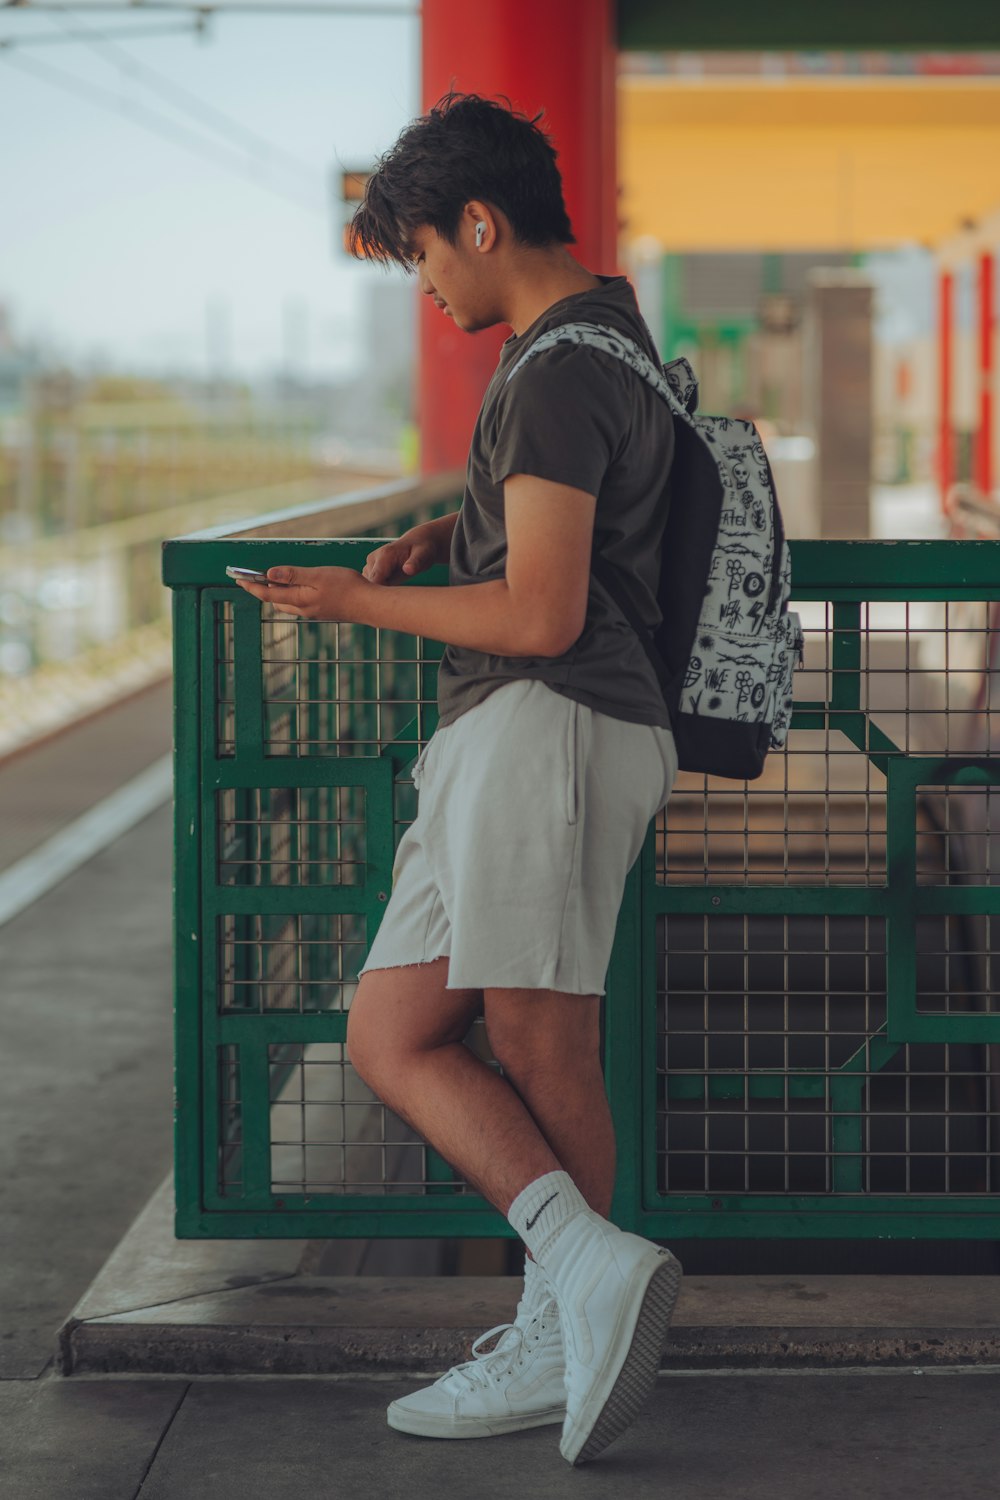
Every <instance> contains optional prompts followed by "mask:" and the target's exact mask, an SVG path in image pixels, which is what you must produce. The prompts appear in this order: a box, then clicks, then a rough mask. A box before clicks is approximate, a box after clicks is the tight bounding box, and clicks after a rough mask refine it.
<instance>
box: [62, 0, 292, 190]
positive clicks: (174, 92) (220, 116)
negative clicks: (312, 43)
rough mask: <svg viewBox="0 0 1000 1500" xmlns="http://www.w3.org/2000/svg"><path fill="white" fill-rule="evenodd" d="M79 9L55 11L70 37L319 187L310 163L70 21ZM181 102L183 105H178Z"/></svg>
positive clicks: (183, 110) (174, 103) (219, 131)
mask: <svg viewBox="0 0 1000 1500" xmlns="http://www.w3.org/2000/svg"><path fill="white" fill-rule="evenodd" d="M74 9H75V7H73V6H68V5H65V4H62V5H59V6H58V7H56V8H55V10H54V12H53V20H54V21H55V22H56V24H57V25H59V26H60V27H61V28H62V29H63V31H65V32H66V34H67V35H68V36H71V37H74V38H75V39H77V40H78V41H81V42H82V43H83V44H84V45H85V46H87V47H89V48H90V49H91V51H93V52H96V53H97V55H98V56H99V57H103V58H106V59H107V60H108V61H109V62H110V63H112V64H113V65H114V66H115V67H117V68H118V69H119V70H120V71H121V72H122V73H124V74H126V75H127V76H128V77H129V78H130V79H133V80H135V81H137V82H138V83H140V84H142V85H143V86H144V87H146V88H148V89H149V90H150V91H151V92H152V93H154V94H158V95H160V97H161V98H163V99H165V100H166V101H167V103H168V104H170V105H171V107H172V108H174V109H176V110H178V111H179V112H180V113H183V114H188V115H191V116H193V117H194V118H195V119H196V120H198V121H199V122H202V123H204V124H205V125H207V127H208V129H209V130H214V131H215V133H216V134H217V135H220V136H222V137H223V138H224V139H225V138H227V137H228V139H229V140H230V141H234V140H236V142H237V143H238V144H239V146H240V147H241V148H242V149H243V150H245V151H249V152H262V153H264V155H265V157H267V158H270V159H272V160H274V161H275V162H277V161H279V160H280V161H282V162H283V163H284V167H285V170H286V171H289V172H290V173H291V175H293V176H298V177H299V178H300V185H301V186H306V184H308V186H309V187H315V185H316V180H317V173H316V171H315V170H314V169H313V168H312V167H310V166H308V165H307V164H306V163H304V162H302V161H300V160H299V159H298V158H297V157H296V156H294V155H293V154H292V153H291V152H290V151H286V150H284V148H282V147H280V146H275V145H274V144H273V143H272V142H271V141H268V140H266V139H265V138H264V137H263V136H260V135H258V134H257V133H256V131H254V130H251V129H250V128H249V127H248V126H246V125H243V124H242V123H241V122H240V121H239V120H234V119H233V118H232V116H230V115H227V114H226V113H225V112H224V111H223V110H221V109H217V108H216V107H215V105H213V104H209V103H207V102H206V101H205V100H204V99H200V98H199V97H198V96H197V95H196V94H193V93H191V91H190V90H189V89H186V88H184V87H183V86H182V85H181V84H178V83H174V82H173V81H172V80H171V79H169V78H165V77H164V76H163V74H162V73H158V72H156V70H155V69H153V68H150V67H148V66H145V65H144V64H142V63H140V62H138V61H137V59H136V58H134V57H133V56H132V55H131V54H130V53H128V52H126V51H125V49H124V47H119V46H117V45H116V44H115V43H114V42H113V41H111V40H110V38H109V37H108V36H107V35H106V33H103V32H101V31H95V30H93V29H91V28H89V27H85V26H81V25H80V24H79V23H78V22H76V21H74V20H71V19H70V14H69V13H70V12H71V11H72V10H74ZM177 101H179V102H177Z"/></svg>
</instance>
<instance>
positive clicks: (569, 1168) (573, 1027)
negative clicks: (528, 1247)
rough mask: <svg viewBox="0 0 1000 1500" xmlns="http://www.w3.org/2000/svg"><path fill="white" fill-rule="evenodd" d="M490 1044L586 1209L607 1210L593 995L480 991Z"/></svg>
mask: <svg viewBox="0 0 1000 1500" xmlns="http://www.w3.org/2000/svg"><path fill="white" fill-rule="evenodd" d="M483 993H484V1011H485V1017H486V1030H487V1034H488V1036H489V1039H490V1047H491V1049H492V1051H493V1054H494V1056H495V1057H496V1058H497V1060H498V1061H499V1062H500V1064H501V1066H502V1068H503V1070H504V1077H505V1078H507V1079H508V1080H509V1081H510V1083H511V1084H512V1086H513V1087H514V1088H515V1089H516V1090H517V1092H518V1094H519V1095H520V1096H521V1098H522V1099H523V1101H524V1103H525V1105H526V1107H527V1108H528V1110H529V1112H530V1114H531V1116H532V1118H533V1119H534V1120H535V1121H536V1123H537V1124H538V1127H539V1129H540V1130H541V1132H542V1134H543V1135H544V1137H545V1139H546V1140H547V1141H548V1143H549V1145H550V1147H551V1148H552V1151H553V1153H554V1155H555V1156H556V1157H557V1158H558V1160H559V1162H560V1164H561V1166H562V1169H563V1171H564V1172H568V1173H569V1175H570V1177H572V1179H573V1181H574V1182H575V1183H576V1185H577V1187H578V1188H579V1189H580V1192H581V1193H582V1194H583V1196H584V1198H586V1200H587V1202H588V1204H589V1205H590V1207H591V1208H592V1209H594V1210H595V1211H596V1212H597V1213H599V1214H600V1215H601V1216H602V1217H603V1218H607V1217H608V1216H609V1214H610V1212H611V1199H612V1196H613V1194H614V1186H615V1165H616V1156H615V1129H614V1123H613V1120H612V1116H611V1109H610V1107H609V1105H608V1096H607V1091H606V1089H605V1084H604V1074H603V1071H602V1069H601V1059H600V996H597V995H569V994H561V993H560V992H559V991H557V990H526V989H520V990H518V989H488V990H485V991H484V992H483Z"/></svg>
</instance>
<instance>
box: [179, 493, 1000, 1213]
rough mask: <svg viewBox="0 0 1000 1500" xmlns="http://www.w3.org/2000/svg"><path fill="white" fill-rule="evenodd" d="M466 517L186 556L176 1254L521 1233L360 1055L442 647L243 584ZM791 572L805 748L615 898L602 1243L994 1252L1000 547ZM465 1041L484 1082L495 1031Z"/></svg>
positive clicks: (719, 802) (683, 836) (437, 509)
mask: <svg viewBox="0 0 1000 1500" xmlns="http://www.w3.org/2000/svg"><path fill="white" fill-rule="evenodd" d="M457 503H458V501H457V495H456V494H455V493H454V492H452V493H450V494H444V493H443V492H442V490H441V487H440V486H439V487H438V489H437V491H434V492H432V491H429V490H425V491H418V492H415V493H413V494H410V495H408V494H407V493H405V491H404V490H403V488H402V487H397V488H396V490H395V491H393V492H391V493H390V492H387V495H384V496H383V497H382V499H381V500H380V501H379V502H378V504H377V505H376V508H375V510H374V511H371V512H368V513H367V514H369V515H377V517H378V520H379V525H378V527H376V526H375V525H373V524H366V525H365V527H364V529H365V533H366V536H365V538H362V539H357V538H347V539H343V538H341V539H322V540H318V539H315V538H316V532H317V529H318V527H319V526H320V523H321V522H322V523H323V525H324V526H325V528H326V529H329V528H330V526H331V525H336V524H337V519H338V515H337V512H335V511H329V512H327V513H326V514H325V516H321V515H320V513H319V512H317V511H316V510H315V509H313V510H312V511H309V512H308V513H305V514H304V515H303V517H301V518H298V520H297V522H295V521H293V522H291V523H290V522H289V521H287V520H286V521H285V522H284V523H283V524H284V527H285V530H286V534H287V535H288V536H289V538H292V530H291V529H290V527H291V526H294V525H295V524H297V525H298V527H299V529H300V530H305V531H307V532H309V533H311V534H312V537H313V539H311V540H308V541H307V540H302V539H289V540H281V539H279V537H278V535H277V534H276V532H275V528H274V527H273V526H272V527H269V526H268V525H266V524H262V525H261V526H259V527H257V528H255V530H254V533H253V534H250V533H248V532H246V531H243V532H242V533H240V535H239V536H238V537H236V538H235V539H233V540H224V539H223V537H222V535H221V534H220V532H219V531H216V532H209V533H198V534H195V535H194V536H190V537H185V538H179V539H177V540H175V541H171V542H168V543H166V544H165V547H164V581H165V582H166V583H167V584H168V585H170V587H171V588H172V589H173V591H174V595H173V597H174V650H175V672H176V677H175V680H176V695H177V696H176V720H175V725H176V740H175V752H176V800H175V808H176V838H177V845H176V869H175V875H176V879H175V921H176V926H175V937H176V1043H177V1057H176V1082H177V1099H176V1103H177V1115H176V1168H177V1172H176V1181H177V1219H176V1225H177V1233H178V1235H179V1236H181V1237H184V1238H193V1237H198V1236H223V1237H228V1236H234V1237H235V1236H266V1235H274V1236H290V1237H295V1236H303V1237H316V1236H349V1237H353V1236H357V1237H369V1236H401V1237H410V1236H423V1235H434V1236H442V1235H443V1236H502V1235H509V1234H511V1233H512V1231H511V1230H510V1227H509V1225H507V1223H506V1220H504V1219H503V1218H502V1216H501V1215H500V1214H499V1213H498V1212H497V1211H496V1210H494V1209H493V1208H492V1206H491V1205H489V1204H488V1203H486V1202H485V1201H484V1200H483V1199H482V1197H481V1196H480V1195H479V1194H478V1193H476V1192H475V1191H474V1190H473V1189H472V1188H471V1187H470V1186H469V1185H468V1184H467V1183H466V1182H465V1181H464V1180H463V1179H462V1178H460V1177H459V1176H458V1175H457V1174H456V1173H455V1172H454V1171H453V1169H452V1168H451V1167H450V1166H449V1164H448V1163H447V1162H445V1161H444V1160H443V1159H442V1158H440V1157H439V1156H438V1155H437V1153H435V1152H434V1151H433V1150H432V1149H430V1148H429V1147H428V1146H426V1145H425V1143H424V1142H423V1141H422V1140H420V1138H419V1137H417V1136H415V1135H414V1134H413V1132H412V1131H411V1130H410V1129H409V1127H408V1126H406V1125H405V1124H404V1122H402V1121H401V1120H400V1119H399V1118H398V1117H397V1116H395V1115H393V1114H392V1112H391V1111H390V1110H388V1109H387V1108H386V1107H385V1106H384V1105H382V1104H381V1102H380V1101H379V1100H378V1099H377V1098H376V1097H375V1096H374V1095H373V1094H372V1092H371V1091H370V1090H369V1089H368V1088H367V1086H366V1085H365V1084H364V1083H363V1082H362V1080H361V1079H360V1078H359V1077H358V1076H357V1075H356V1074H355V1073H354V1072H353V1070H352V1069H351V1067H350V1064H349V1062H348V1061H347V1058H346V1055H345V1045H344V1038H345V1032H346V1024H347V1012H348V1008H349V1005H350V1000H351V995H352V993H353V991H354V988H355V985H356V980H357V970H358V968H359V967H360V966H361V964H362V963H363V961H364V957H365V955H366V953H367V951H368V946H369V944H370V942H371V939H372V937H373V935H374V933H375V930H376V929H377V926H378V923H379V921H380V919H381V915H382V913H383V911H384V909H385V902H386V901H387V899H388V896H389V893H390V889H391V885H390V882H391V870H392V864H393V857H394V853H395V848H396V844H397V842H398V839H399V837H400V835H401V833H402V831H403V829H404V828H405V826H406V825H407V823H408V822H409V821H411V820H412V818H413V817H414V816H415V814H416V792H415V790H414V788H413V786H412V783H411V781H410V778H409V774H408V772H409V767H410V765H411V764H412V762H413V760H414V758H415V757H416V755H417V753H418V752H419V750H420V749H421V748H422V746H423V745H424V744H425V743H426V741H427V739H428V737H429V736H430V735H431V734H432V733H433V731H434V727H435V723H436V709H435V698H436V664H437V661H438V660H439V659H440V655H441V652H442V650H443V647H441V646H440V645H439V644H437V643H435V642H431V641H421V640H417V639H414V638H413V637H408V636H404V635H401V634H399V633H395V632H391V631H385V630H376V629H373V628H371V627H363V626H357V625H352V624H339V623H334V622H308V621H299V620H296V619H294V618H293V617H288V616H285V617H282V616H281V615H279V614H277V613H275V612H274V611H273V610H271V609H270V608H269V607H268V606H266V605H264V606H262V605H261V604H260V603H258V601H257V600H256V599H255V598H253V597H252V596H250V595H247V594H244V593H243V592H242V591H240V590H239V589H237V588H236V587H235V586H231V585H230V584H229V583H228V581H227V580H226V578H225V573H224V569H225V565H226V564H227V563H230V562H232V563H240V564H253V565H256V566H269V565H270V564H272V563H275V562H279V561H281V562H292V563H305V564H306V565H313V564H318V563H320V562H323V563H332V564H337V565H342V566H343V565H346V566H349V567H355V568H360V567H361V566H362V565H363V562H364V559H365V557H366V556H367V554H368V552H369V551H370V550H371V548H372V546H373V545H377V544H378V542H377V540H374V539H375V538H382V537H385V536H392V535H398V534H399V532H400V531H402V530H404V529H406V527H407V526H409V525H412V524H413V523H414V521H415V520H417V519H425V518H429V517H430V516H431V515H437V514H443V513H445V512H447V511H449V510H453V509H455V508H456V506H457ZM379 506H381V509H379ZM345 514H346V513H345V512H343V511H342V512H340V515H341V516H344V515H345ZM280 529H281V528H280V527H279V528H278V530H280ZM793 570H794V577H795V601H794V602H795V606H796V607H797V608H798V609H799V611H800V613H801V614H802V615H803V620H804V625H805V627H806V637H807V655H806V670H805V672H804V674H803V675H802V679H801V681H800V684H799V686H798V696H797V708H796V713H795V717H794V720H793V727H792V731H791V734H790V736H789V743H788V747H787V750H786V751H785V752H784V753H782V754H775V755H773V756H772V757H771V758H770V760H769V764H768V768H767V770H766V773H765V776H764V777H763V778H762V779H761V780H760V781H758V782H755V783H751V784H748V785H742V784H736V783H732V782H724V781H713V780H711V779H706V778H704V777H694V776H683V777H681V778H679V780H678V784H677V787H676V789H675V792H674V795H673V797H672V798H671V801H670V803H669V805H668V808H667V810H666V814H665V815H661V816H660V817H659V818H658V819H656V820H655V821H654V822H653V823H652V824H651V825H650V829H649V834H648V837H647V841H646V845H645V847H644V849H643V852H642V855H641V856H640V858H639V860H638V861H637V862H636V864H635V866H634V867H633V869H632V871H631V872H630V874H629V877H628V880H627V883H626V888H625V894H624V898H623V902H622V907H621V911H620V914H619V921H618V929H617V934H616V939H615V946H614V950H613V953H612V958H611V964H610V968H609V973H608V979H607V995H606V999H605V1004H604V1011H603V1058H604V1067H605V1077H606V1081H607V1086H608V1092H609V1097H610V1100H611V1105H612V1110H613V1113H614V1117H615V1123H616V1129H617V1134H618V1143H619V1152H618V1158H619V1170H618V1180H617V1186H616V1196H615V1202H614V1206H613V1210H612V1212H613V1216H614V1218H615V1220H616V1222H617V1223H619V1224H621V1225H622V1226H623V1227H628V1228H633V1229H635V1230H638V1231H639V1232H641V1233H643V1234H646V1235H648V1236H650V1237H652V1238H660V1239H669V1238H672V1237H682V1236H772V1237H773V1236H782V1237H789V1236H819V1237H824V1238H826V1237H834V1238H839V1237H845V1238H846V1237H853V1238H857V1237H862V1238H863V1237H874V1236H879V1237H884V1236H906V1237H913V1236H924V1237H948V1238H952V1237H956V1236H967V1237H984V1238H986V1237H988V1238H995V1237H1000V1208H998V1203H997V1198H996V1191H997V1188H998V1187H1000V1001H998V995H997V990H998V986H997V984H996V982H995V980H994V975H993V970H992V949H993V946H994V943H993V938H994V935H995V928H994V924H995V922H996V921H997V918H998V915H1000V889H998V878H997V873H996V872H997V871H998V870H1000V844H995V840H996V836H997V835H996V832H995V821H996V820H994V819H993V818H992V808H993V804H994V800H995V793H994V791H993V788H994V787H995V785H996V784H997V781H998V780H1000V757H998V758H993V757H992V755H991V750H992V742H993V734H992V731H991V726H992V722H993V718H994V717H995V716H996V714H997V713H998V712H1000V690H998V691H997V693H996V695H995V696H996V703H995V704H994V703H993V702H992V701H991V694H992V692H993V683H994V672H993V667H994V660H993V658H994V654H995V649H996V644H997V640H998V632H1000V544H998V543H992V542H984V543H978V542H945V543H925V542H914V543H896V544H890V543H808V542H799V543H797V544H794V546H793ZM446 582H447V570H446V569H445V568H439V569H434V570H432V571H430V572H428V573H426V574H424V575H422V577H420V578H417V579H414V580H413V581H412V582H411V583H410V584H408V585H406V586H407V587H421V586H423V585H424V584H429V585H441V584H444V583H446ZM997 930H1000V929H997ZM466 1042H467V1045H469V1046H471V1047H473V1048H474V1049H475V1050H476V1051H477V1052H478V1053H479V1055H480V1056H482V1057H483V1058H484V1060H486V1061H487V1062H489V1063H490V1065H491V1066H494V1067H497V1068H499V1064H497V1063H496V1061H495V1059H493V1058H492V1054H491V1053H490V1051H489V1045H488V1041H487V1039H486V1037H485V1032H484V1027H483V1022H482V1019H481V1018H480V1019H479V1020H477V1021H476V1023H475V1024H474V1026H473V1027H472V1029H471V1031H470V1033H469V1036H468V1037H467V1038H466Z"/></svg>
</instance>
